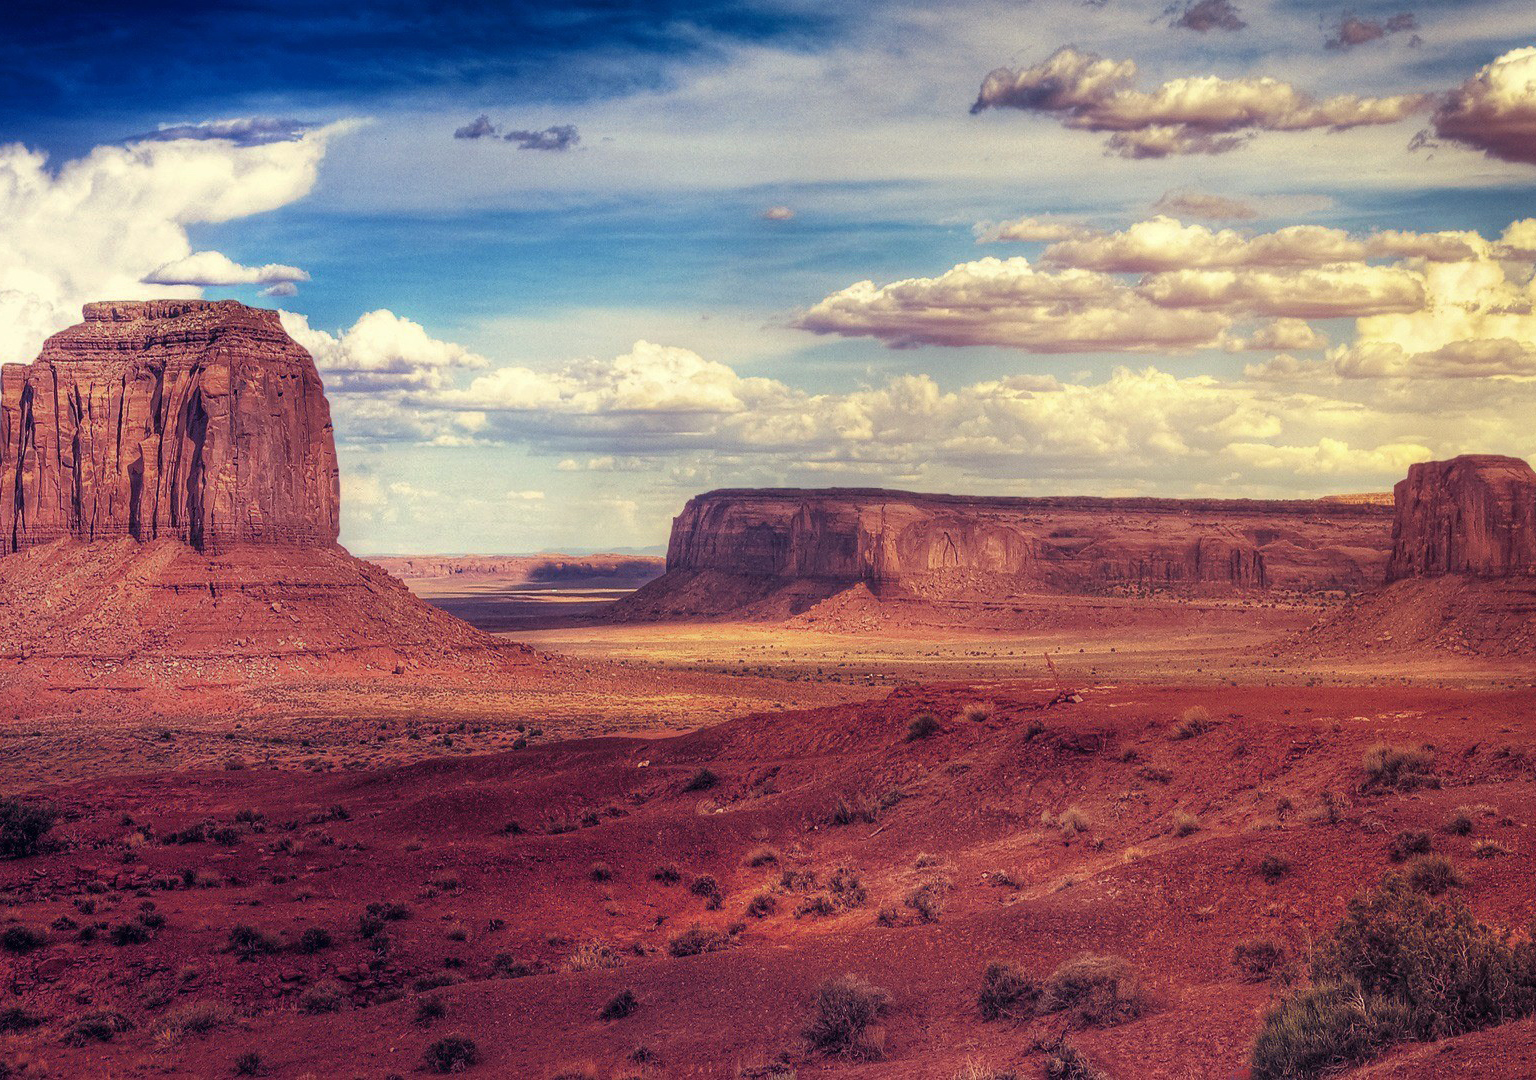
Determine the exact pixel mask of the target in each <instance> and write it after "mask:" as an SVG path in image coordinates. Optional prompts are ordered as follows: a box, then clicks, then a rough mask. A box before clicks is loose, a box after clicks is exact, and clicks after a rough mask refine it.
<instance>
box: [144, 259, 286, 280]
mask: <svg viewBox="0 0 1536 1080" xmlns="http://www.w3.org/2000/svg"><path fill="white" fill-rule="evenodd" d="M308 280H309V275H308V274H307V273H305V272H304V271H303V270H300V269H299V268H298V267H297V266H284V265H283V264H281V263H267V264H266V265H265V266H241V265H240V264H239V263H237V262H235V261H234V260H233V259H231V258H230V257H229V256H227V255H224V254H222V253H220V252H217V251H195V252H193V253H192V254H191V255H188V256H186V257H185V258H181V259H176V260H174V261H173V262H168V263H166V264H165V265H164V266H160V267H157V268H155V269H154V270H151V271H150V272H149V273H148V274H145V275H144V284H146V285H200V286H209V285H285V284H292V283H293V282H296V281H308Z"/></svg>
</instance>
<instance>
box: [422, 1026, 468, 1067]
mask: <svg viewBox="0 0 1536 1080" xmlns="http://www.w3.org/2000/svg"><path fill="white" fill-rule="evenodd" d="M479 1061H480V1048H479V1047H478V1046H476V1045H475V1040H473V1039H471V1038H469V1037H468V1036H466V1035H445V1036H443V1037H442V1038H441V1039H438V1040H437V1041H436V1042H435V1043H433V1044H432V1045H431V1046H429V1047H427V1050H426V1053H425V1054H423V1055H422V1065H423V1066H424V1067H425V1068H426V1070H427V1071H428V1072H434V1073H444V1074H446V1073H457V1072H463V1071H464V1070H465V1069H467V1068H469V1067H470V1066H471V1065H476V1064H478V1063H479Z"/></svg>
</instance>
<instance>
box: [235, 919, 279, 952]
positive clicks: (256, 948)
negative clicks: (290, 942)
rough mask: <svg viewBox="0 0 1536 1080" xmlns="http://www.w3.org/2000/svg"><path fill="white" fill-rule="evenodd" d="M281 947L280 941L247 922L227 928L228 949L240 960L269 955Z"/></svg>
mask: <svg viewBox="0 0 1536 1080" xmlns="http://www.w3.org/2000/svg"><path fill="white" fill-rule="evenodd" d="M282 947H283V945H282V942H280V941H278V940H277V939H276V938H275V937H273V936H272V935H271V934H269V933H267V932H266V931H264V930H260V929H258V928H256V927H254V926H251V925H250V924H249V923H239V924H238V925H236V926H232V927H230V928H229V951H230V952H232V953H234V954H235V955H236V956H238V957H239V958H240V959H242V960H254V959H256V958H257V957H258V956H270V955H272V954H273V953H275V952H278V951H280V950H281V949H282Z"/></svg>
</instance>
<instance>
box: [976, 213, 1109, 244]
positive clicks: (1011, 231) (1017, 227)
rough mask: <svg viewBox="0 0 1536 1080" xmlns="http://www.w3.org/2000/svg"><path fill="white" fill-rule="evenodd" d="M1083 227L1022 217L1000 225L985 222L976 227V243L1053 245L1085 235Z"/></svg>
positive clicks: (1063, 222)
mask: <svg viewBox="0 0 1536 1080" xmlns="http://www.w3.org/2000/svg"><path fill="white" fill-rule="evenodd" d="M1084 231H1085V230H1084V229H1083V227H1082V226H1081V225H1074V224H1071V223H1070V222H1065V221H1042V220H1041V219H1039V218H1033V217H1022V218H1017V219H1015V220H1013V221H1004V222H1000V223H998V224H993V223H991V222H983V223H981V224H979V225H977V226H976V241H977V243H981V244H991V243H997V242H999V241H1008V240H1011V241H1017V242H1019V243H1023V244H1038V243H1051V242H1052V241H1055V240H1069V239H1071V238H1073V237H1075V236H1081V235H1083V233H1084Z"/></svg>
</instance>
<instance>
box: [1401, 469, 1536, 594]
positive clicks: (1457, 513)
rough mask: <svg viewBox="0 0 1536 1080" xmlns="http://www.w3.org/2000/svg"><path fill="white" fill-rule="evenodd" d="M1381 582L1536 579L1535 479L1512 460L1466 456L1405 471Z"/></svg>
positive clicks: (1534, 472)
mask: <svg viewBox="0 0 1536 1080" xmlns="http://www.w3.org/2000/svg"><path fill="white" fill-rule="evenodd" d="M1393 495H1394V498H1395V500H1396V504H1397V520H1396V524H1395V526H1394V527H1393V530H1392V560H1391V562H1390V563H1389V564H1388V567H1387V579H1388V580H1389V581H1398V580H1400V579H1402V578H1408V577H1433V576H1438V575H1442V574H1474V575H1479V576H1483V577H1505V576H1510V575H1519V574H1536V471H1533V470H1532V469H1531V467H1530V465H1528V464H1526V463H1525V462H1524V461H1521V460H1520V459H1519V458H1513V457H1499V456H1497V455H1494V454H1468V455H1465V456H1463V457H1458V458H1452V459H1451V460H1450V461H1428V462H1425V463H1423V464H1421V465H1414V466H1412V467H1410V468H1409V470H1408V478H1407V479H1406V480H1403V481H1401V482H1400V483H1399V484H1398V485H1397V487H1396V488H1395V489H1394V492H1393Z"/></svg>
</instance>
